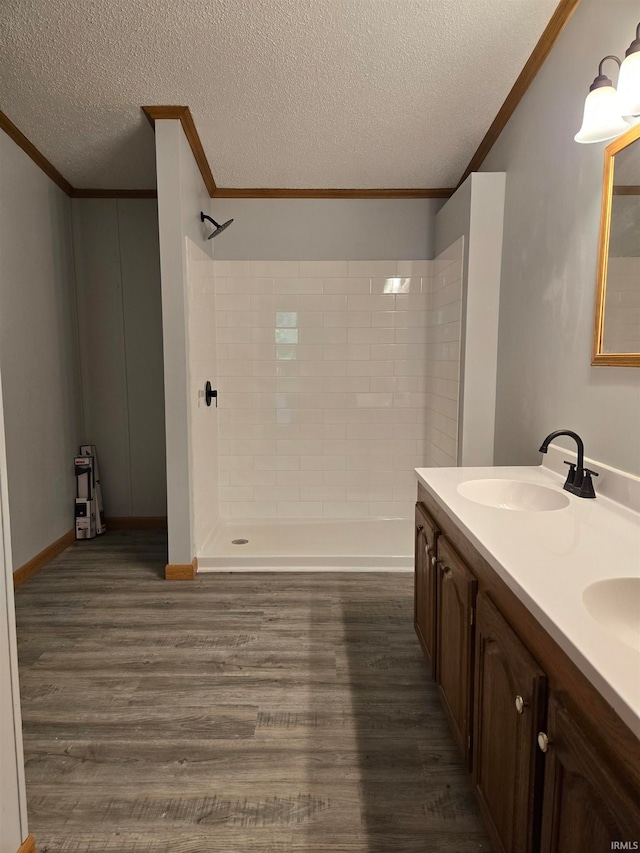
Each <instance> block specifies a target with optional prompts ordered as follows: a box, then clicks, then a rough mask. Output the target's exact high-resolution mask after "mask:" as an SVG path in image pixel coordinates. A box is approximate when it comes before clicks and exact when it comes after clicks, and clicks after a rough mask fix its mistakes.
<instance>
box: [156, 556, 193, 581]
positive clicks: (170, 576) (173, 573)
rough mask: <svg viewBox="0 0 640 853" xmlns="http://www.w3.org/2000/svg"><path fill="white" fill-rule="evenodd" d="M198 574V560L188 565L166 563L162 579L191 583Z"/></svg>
mask: <svg viewBox="0 0 640 853" xmlns="http://www.w3.org/2000/svg"><path fill="white" fill-rule="evenodd" d="M197 574H198V558H197V557H194V558H193V560H192V561H191V562H190V563H167V565H166V566H165V567H164V579H165V580H167V581H192V580H195V577H196V575H197Z"/></svg>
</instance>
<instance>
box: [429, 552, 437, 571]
mask: <svg viewBox="0 0 640 853" xmlns="http://www.w3.org/2000/svg"><path fill="white" fill-rule="evenodd" d="M431 565H432V566H433V568H434V569H435V567H436V566H437V565H438V558H437V557H436V556H435V554H434V556H433V557H432V558H431Z"/></svg>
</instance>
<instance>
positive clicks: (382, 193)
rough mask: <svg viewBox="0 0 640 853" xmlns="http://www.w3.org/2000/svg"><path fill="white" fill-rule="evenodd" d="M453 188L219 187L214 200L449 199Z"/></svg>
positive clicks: (213, 196)
mask: <svg viewBox="0 0 640 853" xmlns="http://www.w3.org/2000/svg"><path fill="white" fill-rule="evenodd" d="M454 191H455V190H454V189H453V188H452V187H443V188H436V189H415V188H404V189H403V188H399V189H387V188H386V187H382V188H378V189H375V188H368V187H365V188H362V189H355V188H354V189H330V188H327V189H286V188H284V187H281V188H277V187H237V188H232V187H218V188H217V189H216V191H215V193H214V194H213V195H212V198H449V196H451V195H453V193H454Z"/></svg>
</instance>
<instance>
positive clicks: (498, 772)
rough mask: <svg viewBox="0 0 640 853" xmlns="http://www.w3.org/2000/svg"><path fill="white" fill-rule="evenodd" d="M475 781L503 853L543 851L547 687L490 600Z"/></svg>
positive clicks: (481, 653) (483, 634)
mask: <svg viewBox="0 0 640 853" xmlns="http://www.w3.org/2000/svg"><path fill="white" fill-rule="evenodd" d="M476 622H477V626H476V647H475V657H476V664H475V686H474V712H473V718H474V725H473V781H474V786H475V788H476V793H477V794H478V798H479V801H480V807H481V810H482V812H483V816H484V818H485V822H486V824H487V828H488V830H489V834H490V835H491V840H492V842H493V846H494V848H495V850H496V853H530V851H532V850H536V849H537V842H538V835H539V833H538V832H537V831H536V827H537V818H538V816H539V807H540V796H539V794H540V781H541V770H542V761H541V759H542V753H541V752H540V751H539V750H538V748H537V743H536V739H537V735H538V732H539V731H540V730H541V729H542V728H543V727H544V722H545V720H544V714H545V708H546V688H547V680H546V677H545V675H544V673H543V672H542V670H541V669H540V668H539V667H538V665H537V664H536V662H535V660H534V659H533V658H532V657H531V655H530V654H529V652H528V651H527V649H526V648H525V647H524V646H523V644H522V643H521V642H520V640H519V639H518V637H517V636H516V635H515V633H514V632H513V631H512V629H511V627H510V626H509V625H508V624H507V622H506V621H505V620H504V619H503V617H502V616H501V615H500V613H499V612H498V610H497V609H496V608H495V606H494V605H493V604H492V602H491V600H490V599H489V597H488V596H487V595H486V594H484V593H480V595H478V599H477V605H476Z"/></svg>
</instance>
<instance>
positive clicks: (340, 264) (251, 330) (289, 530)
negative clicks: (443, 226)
mask: <svg viewBox="0 0 640 853" xmlns="http://www.w3.org/2000/svg"><path fill="white" fill-rule="evenodd" d="M189 249H190V251H189V293H188V298H189V339H190V369H191V399H192V411H191V437H192V456H193V461H194V465H193V466H192V473H193V484H192V486H193V489H192V491H193V496H194V519H195V522H194V523H195V531H194V536H195V540H196V551H197V554H198V556H199V562H200V565H201V568H205V569H206V568H207V567H211V568H215V567H220V568H224V567H232V566H234V565H237V566H245V567H247V568H250V567H268V566H278V565H282V567H285V568H286V567H287V566H289V565H290V566H292V567H297V568H301V567H304V565H308V566H310V567H313V566H315V567H318V566H324V565H326V566H327V567H333V568H339V567H344V568H348V567H349V566H351V565H358V566H361V567H366V566H370V567H371V568H375V567H382V566H389V567H393V566H402V565H405V564H406V565H408V564H409V562H410V559H411V554H412V549H413V534H412V529H413V522H412V519H413V505H414V500H415V497H414V495H415V477H414V473H413V469H414V468H415V467H418V466H434V465H455V464H456V461H457V442H458V401H459V398H460V393H459V391H460V389H459V382H460V377H459V374H460V349H461V345H460V341H461V314H462V255H463V245H462V240H459V241H457V242H456V243H455V244H454V245H453V246H451V247H450V248H449V249H448V250H447V251H446V252H443V253H442V255H441V256H440V257H439V258H437V259H435V260H422V261H404V260H390V261H359V260H353V261H212V260H211V258H209V257H208V256H207V255H205V254H204V253H203V252H202V251H201V250H200V249H199V248H198V247H196V246H195V245H194V244H192V243H190V246H189ZM206 379H210V380H211V381H212V383H213V384H214V385H215V386H216V387H217V389H218V403H219V408H218V409H217V411H216V410H215V409H206V407H205V406H204V401H203V399H202V389H203V388H204V383H205V381H206ZM201 462H202V463H203V464H201ZM216 484H217V485H216ZM238 538H240V539H248V540H249V542H248V543H247V545H246V546H243V547H242V548H238V547H237V546H233V545H231V541H232V539H238Z"/></svg>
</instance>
